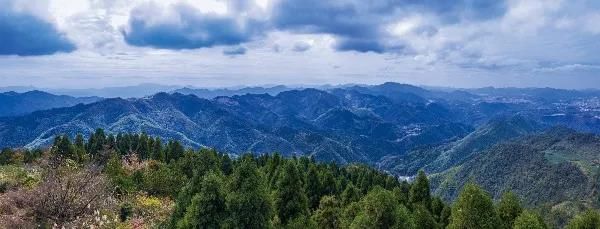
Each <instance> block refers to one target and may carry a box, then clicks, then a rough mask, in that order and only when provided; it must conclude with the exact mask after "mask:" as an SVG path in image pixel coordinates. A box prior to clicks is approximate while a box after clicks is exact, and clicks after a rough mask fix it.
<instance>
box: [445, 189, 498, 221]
mask: <svg viewBox="0 0 600 229" xmlns="http://www.w3.org/2000/svg"><path fill="white" fill-rule="evenodd" d="M498 225H499V223H498V216H497V215H496V211H495V210H494V203H493V202H492V198H491V197H490V196H489V195H488V194H487V193H486V192H485V191H483V190H482V189H481V188H480V187H478V186H477V185H475V184H473V183H468V184H466V185H465V186H464V188H463V190H462V191H461V192H460V194H459V196H458V199H457V200H456V202H455V203H454V206H453V208H452V215H451V217H450V225H448V228H449V229H462V228H480V229H495V228H499V226H498Z"/></svg>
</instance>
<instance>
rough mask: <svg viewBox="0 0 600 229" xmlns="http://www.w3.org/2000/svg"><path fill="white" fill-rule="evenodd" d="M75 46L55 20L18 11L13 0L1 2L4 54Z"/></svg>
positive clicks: (0, 47)
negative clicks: (13, 5) (56, 24)
mask: <svg viewBox="0 0 600 229" xmlns="http://www.w3.org/2000/svg"><path fill="white" fill-rule="evenodd" d="M73 50H75V45H74V44H73V43H72V42H71V41H70V40H68V39H67V38H66V37H65V35H64V34H63V33H61V32H59V31H58V30H57V29H56V27H55V26H54V25H53V24H52V23H50V22H48V21H45V20H44V19H42V18H39V17H37V16H35V15H32V14H29V13H27V12H16V11H14V10H13V7H12V4H11V3H10V1H2V2H0V55H19V56H37V55H49V54H53V53H57V52H71V51H73Z"/></svg>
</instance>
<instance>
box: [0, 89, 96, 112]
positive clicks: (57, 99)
mask: <svg viewBox="0 0 600 229" xmlns="http://www.w3.org/2000/svg"><path fill="white" fill-rule="evenodd" d="M101 99H102V98H99V97H79V98H76V97H71V96H66V95H53V94H50V93H46V92H43V91H28V92H25V93H17V92H13V91H10V92H4V93H0V104H2V106H0V117H2V116H17V115H24V114H28V113H31V112H34V111H37V110H47V109H52V108H58V107H70V106H74V105H76V104H79V103H83V104H87V103H93V102H97V101H99V100H101Z"/></svg>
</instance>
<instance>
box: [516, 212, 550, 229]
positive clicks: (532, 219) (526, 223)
mask: <svg viewBox="0 0 600 229" xmlns="http://www.w3.org/2000/svg"><path fill="white" fill-rule="evenodd" d="M512 228H514V229H547V228H548V226H547V225H546V223H544V220H543V219H542V217H541V216H540V215H538V214H536V213H533V212H530V211H523V212H522V213H521V214H520V215H519V216H518V217H517V218H516V219H515V221H514V224H513V227H512Z"/></svg>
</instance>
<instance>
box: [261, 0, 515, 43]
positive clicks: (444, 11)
mask: <svg viewBox="0 0 600 229" xmlns="http://www.w3.org/2000/svg"><path fill="white" fill-rule="evenodd" d="M505 11H506V4H505V2H504V1H500V0H493V1H492V0H455V1H437V0H423V1H417V0H379V1H358V0H331V1H322V0H276V2H275V4H274V7H273V12H272V24H273V25H274V26H275V27H276V28H277V29H280V30H288V31H292V32H296V33H315V34H331V35H334V36H336V37H337V39H338V41H337V42H336V46H335V48H336V50H339V51H358V52H369V51H372V52H378V53H381V52H385V51H388V49H390V48H389V47H386V45H384V43H385V42H383V40H385V39H386V38H387V36H388V34H387V32H386V31H385V28H384V26H386V25H387V24H388V23H390V22H393V21H394V20H396V19H397V18H399V17H400V18H401V17H403V16H406V15H408V14H410V13H424V14H432V15H435V16H436V17H437V18H438V19H439V20H440V21H441V23H442V24H452V23H458V22H460V21H463V20H467V21H475V20H488V19H492V18H497V17H499V16H502V15H503V14H504V12H505ZM423 29H426V30H424V31H426V32H435V30H436V28H433V27H427V28H423Z"/></svg>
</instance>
